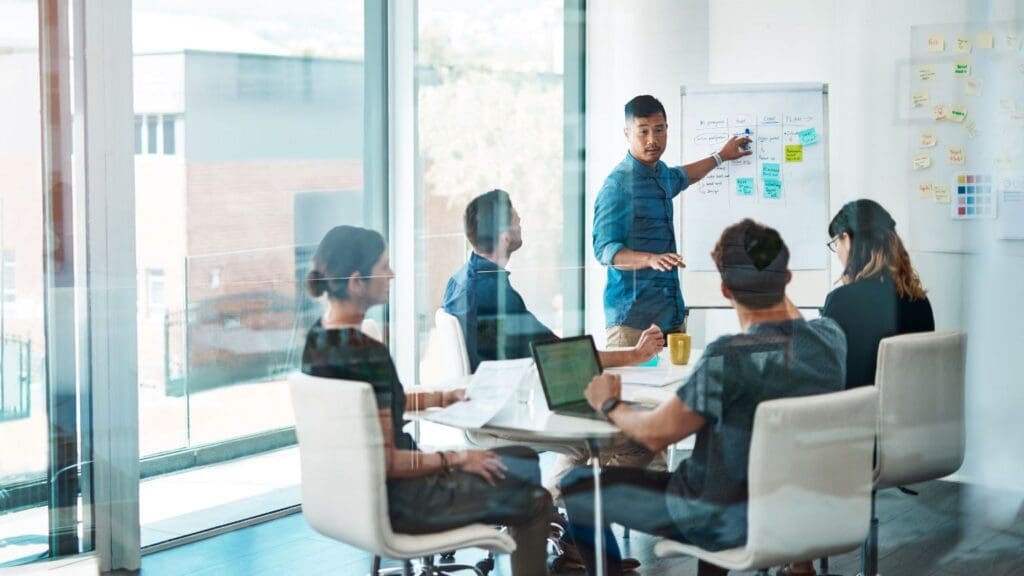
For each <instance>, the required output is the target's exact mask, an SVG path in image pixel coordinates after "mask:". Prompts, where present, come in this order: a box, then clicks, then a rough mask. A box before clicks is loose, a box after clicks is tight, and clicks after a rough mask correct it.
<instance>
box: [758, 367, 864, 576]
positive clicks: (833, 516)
mask: <svg viewBox="0 0 1024 576" xmlns="http://www.w3.org/2000/svg"><path fill="white" fill-rule="evenodd" d="M877 414H878V391H877V390H875V389H874V388H873V387H870V386H866V387H862V388H855V389H853V390H845V391H842V392H833V393H830V394H819V395H815V396H802V397H799V398H784V399H779V400H769V401H766V402H762V403H761V404H759V405H758V407H757V412H756V413H755V415H754V430H753V437H752V438H751V443H750V463H749V468H748V474H749V492H750V502H749V510H748V513H749V516H748V524H747V526H748V536H747V549H748V551H749V552H750V553H752V554H753V556H754V564H753V565H757V566H770V565H778V564H784V563H786V562H793V561H797V560H800V559H806V560H810V559H814V558H820V557H823V556H829V555H834V554H838V553H841V552H846V551H848V550H852V549H854V548H856V547H857V546H858V545H860V543H861V542H863V541H864V538H865V536H866V535H867V532H868V524H869V522H870V520H871V488H872V485H871V471H872V465H871V458H872V453H873V450H874V442H875V421H876V418H877Z"/></svg>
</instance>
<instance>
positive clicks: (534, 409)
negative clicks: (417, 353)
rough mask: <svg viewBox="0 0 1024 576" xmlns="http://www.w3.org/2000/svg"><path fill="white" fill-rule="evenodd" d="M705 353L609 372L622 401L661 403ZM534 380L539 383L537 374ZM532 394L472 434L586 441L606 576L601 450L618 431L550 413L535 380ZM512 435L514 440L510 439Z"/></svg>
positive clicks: (601, 569) (601, 570) (600, 564)
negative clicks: (633, 378) (636, 379)
mask: <svg viewBox="0 0 1024 576" xmlns="http://www.w3.org/2000/svg"><path fill="white" fill-rule="evenodd" d="M701 352H703V351H702V350H693V351H692V353H691V355H690V362H689V363H688V364H686V365H683V366H676V365H674V364H672V363H671V362H669V361H668V349H665V350H664V351H663V352H662V353H661V354H660V355H659V362H658V365H657V366H629V367H625V368H612V369H609V370H608V371H609V372H612V373H618V374H620V375H622V377H623V384H622V397H623V399H624V400H630V401H634V402H640V403H642V404H659V403H661V402H662V401H664V400H665V399H667V398H671V397H672V396H674V395H675V393H676V390H678V389H679V387H680V386H682V384H683V383H684V382H685V381H686V379H687V378H688V377H689V375H690V372H691V371H692V369H693V365H694V364H695V363H696V361H697V359H698V358H700V353H701ZM630 374H642V375H643V376H644V378H643V380H645V381H650V380H651V379H652V378H651V377H653V379H654V380H657V379H658V377H660V376H664V381H665V382H667V383H666V384H665V385H662V386H650V385H638V384H630V383H629V375H630ZM533 378H534V379H537V373H536V371H533ZM468 382H469V377H466V378H460V379H459V380H457V381H454V382H449V383H448V384H449V386H451V385H455V386H460V385H461V386H465V385H466V384H468ZM534 385H535V386H534V388H535V390H534V392H533V393H532V394H531V395H530V396H531V400H530V401H529V402H520V401H518V399H515V398H514V399H512V400H511V401H510V402H509V404H508V405H507V406H506V407H505V408H503V409H502V410H501V411H500V412H498V414H497V415H496V416H494V418H492V419H491V420H490V421H489V422H488V423H487V424H486V425H484V426H482V427H480V428H474V429H471V430H470V431H472V432H480V433H484V434H494V433H497V434H499V435H500V437H501V438H502V439H503V440H506V441H520V442H523V443H529V444H544V443H551V444H565V443H566V442H585V443H586V445H587V448H588V449H589V450H590V455H591V468H592V470H593V473H594V550H595V553H596V555H597V566H596V568H597V574H598V575H599V576H604V574H605V566H604V532H603V531H602V530H601V526H602V524H603V519H604V510H603V509H602V508H603V506H602V501H601V458H600V446H601V444H603V443H605V442H607V441H609V440H611V439H612V437H614V436H615V435H616V434H617V433H618V432H619V429H618V427H616V426H615V425H614V424H612V423H611V422H608V421H606V420H594V419H590V418H580V417H576V416H565V415H562V414H555V413H553V412H551V411H550V410H548V407H547V402H546V401H545V399H544V397H543V391H542V389H541V387H540V381H539V379H538V380H537V381H536V382H534ZM510 436H512V437H510Z"/></svg>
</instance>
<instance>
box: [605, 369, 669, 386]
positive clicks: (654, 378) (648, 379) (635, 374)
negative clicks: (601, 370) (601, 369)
mask: <svg viewBox="0 0 1024 576" xmlns="http://www.w3.org/2000/svg"><path fill="white" fill-rule="evenodd" d="M605 372H608V373H609V374H618V375H619V376H621V377H622V384H623V385H624V386H625V385H632V386H650V387H655V388H660V387H662V386H668V385H669V384H681V383H682V382H683V380H684V379H685V378H686V376H685V374H681V373H680V371H679V370H678V369H675V370H673V369H671V368H662V367H660V366H659V367H654V368H640V367H636V366H626V367H623V368H609V369H608V370H605Z"/></svg>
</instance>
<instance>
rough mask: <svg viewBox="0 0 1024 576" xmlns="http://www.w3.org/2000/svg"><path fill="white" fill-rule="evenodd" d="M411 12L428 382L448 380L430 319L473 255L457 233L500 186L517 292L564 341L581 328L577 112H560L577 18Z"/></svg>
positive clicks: (462, 5) (524, 8) (506, 6)
mask: <svg viewBox="0 0 1024 576" xmlns="http://www.w3.org/2000/svg"><path fill="white" fill-rule="evenodd" d="M418 6H419V10H418V26H419V29H418V42H417V46H418V50H417V54H416V66H417V67H416V79H417V113H418V140H419V163H420V166H421V170H422V177H421V182H420V186H419V187H418V189H417V206H418V207H419V209H420V212H419V214H418V221H417V228H416V235H417V239H418V241H417V254H418V256H419V263H418V268H417V271H418V274H417V279H418V282H417V294H416V309H417V329H418V331H419V334H420V343H421V359H422V360H421V362H420V377H421V378H420V379H421V381H424V382H427V383H431V382H432V381H435V380H436V378H435V376H436V375H437V374H443V373H444V372H445V371H444V369H443V367H439V366H433V365H431V361H432V359H435V358H437V357H438V355H437V354H436V353H435V354H431V349H430V347H431V346H432V345H436V344H435V343H432V342H431V339H430V338H429V337H428V335H429V334H430V330H431V327H432V325H433V322H434V311H435V310H436V309H437V308H438V307H439V306H440V305H441V303H442V298H443V295H444V291H445V286H446V283H447V281H448V279H449V277H450V276H451V275H452V274H453V273H454V272H456V270H458V269H459V267H460V266H462V265H463V263H465V262H466V260H467V257H468V254H469V251H470V250H471V246H470V245H469V243H468V242H467V241H466V237H465V234H464V230H463V212H464V210H465V208H466V205H467V203H469V201H470V200H472V199H473V198H474V197H476V196H477V195H479V194H482V193H484V192H487V191H489V190H491V189H495V188H500V189H502V190H505V191H507V192H508V193H509V194H510V196H511V199H512V204H513V207H514V208H515V210H516V211H517V212H518V214H519V216H520V217H521V219H522V235H523V246H522V248H521V249H519V250H518V251H517V252H515V254H514V255H513V257H512V258H511V260H510V261H509V264H508V269H509V270H510V271H511V272H512V275H511V277H510V278H511V282H512V285H513V286H514V287H515V288H516V289H517V290H518V291H519V292H520V293H521V294H522V296H523V299H524V300H525V302H526V305H527V307H528V308H529V309H530V311H532V312H533V313H534V314H535V315H536V316H537V317H538V318H539V319H540V320H541V321H542V322H543V323H544V324H546V325H547V326H548V327H549V328H550V329H551V330H553V331H554V332H555V333H557V334H561V335H565V334H566V333H567V332H575V331H576V330H578V328H577V324H576V319H577V315H578V312H579V311H578V310H567V309H566V308H567V303H568V306H570V307H573V306H575V303H576V302H577V301H578V292H579V290H580V288H581V285H580V282H579V281H578V280H577V279H576V276H575V275H574V274H573V273H572V272H573V271H575V270H578V269H579V267H580V266H581V265H582V262H581V260H580V256H579V253H580V251H579V249H578V247H579V245H580V244H579V243H580V242H581V238H582V233H583V230H582V227H581V225H580V221H581V216H580V212H579V207H578V204H576V203H575V202H574V201H572V198H573V197H574V195H575V194H576V193H577V192H579V191H578V190H576V189H573V188H572V187H568V188H567V187H566V184H565V170H566V161H565V158H566V126H567V124H571V123H573V122H575V121H576V119H577V117H576V116H575V113H576V112H578V110H574V109H569V110H567V109H566V105H565V102H566V98H565V96H566V90H567V85H566V82H567V75H566V73H565V69H564V68H565V61H566V60H565V57H564V54H565V50H566V43H565V25H566V21H567V19H569V20H572V19H573V16H574V15H571V14H570V15H568V16H567V15H566V13H565V2H563V1H561V0H529V1H520V0H515V1H508V0H502V1H494V2H485V3H478V2H470V1H454V2H453V1H440V0H421V1H420V2H419V5H418ZM575 16H578V15H575ZM524 38H530V41H529V42H524V41H523V39H524ZM574 81H575V80H569V82H570V83H571V82H574ZM568 88H569V90H572V89H573V88H574V87H573V86H569V87H568ZM570 169H574V167H573V168H570ZM567 198H569V201H567V200H566V199H567ZM567 272H568V274H567ZM435 352H436V351H435Z"/></svg>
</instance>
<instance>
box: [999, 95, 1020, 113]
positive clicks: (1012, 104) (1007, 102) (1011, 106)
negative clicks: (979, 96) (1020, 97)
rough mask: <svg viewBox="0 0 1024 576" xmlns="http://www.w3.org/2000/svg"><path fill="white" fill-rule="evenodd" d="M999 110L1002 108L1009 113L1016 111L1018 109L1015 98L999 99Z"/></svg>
mask: <svg viewBox="0 0 1024 576" xmlns="http://www.w3.org/2000/svg"><path fill="white" fill-rule="evenodd" d="M999 108H1001V109H1002V110H1004V111H1007V112H1009V111H1011V110H1016V109H1017V100H1016V99H1015V98H1000V99H999Z"/></svg>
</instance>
